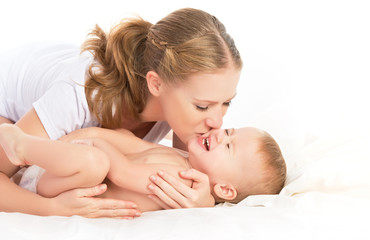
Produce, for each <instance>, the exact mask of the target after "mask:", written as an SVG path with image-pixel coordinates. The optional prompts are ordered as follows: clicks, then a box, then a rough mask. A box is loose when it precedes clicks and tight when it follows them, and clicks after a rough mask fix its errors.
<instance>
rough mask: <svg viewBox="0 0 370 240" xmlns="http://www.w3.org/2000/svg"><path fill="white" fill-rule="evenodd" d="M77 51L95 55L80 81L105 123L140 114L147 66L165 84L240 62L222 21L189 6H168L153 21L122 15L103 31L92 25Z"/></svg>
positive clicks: (117, 122) (110, 124)
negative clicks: (169, 10) (173, 8)
mask: <svg viewBox="0 0 370 240" xmlns="http://www.w3.org/2000/svg"><path fill="white" fill-rule="evenodd" d="M82 51H90V52H91V53H92V54H93V56H94V58H95V63H94V64H92V65H91V66H90V68H89V70H88V76H87V80H86V83H85V93H86V98H87V102H88V105H89V108H90V111H92V112H93V113H94V114H95V115H96V117H97V118H98V120H99V121H100V123H101V124H102V126H104V127H107V128H117V127H120V125H121V122H122V118H123V113H124V114H125V117H126V118H131V119H134V120H140V119H139V114H140V113H141V112H142V111H143V110H144V107H145V105H146V101H147V97H148V94H149V91H148V88H147V85H146V79H145V76H146V73H147V72H148V71H151V70H153V71H155V72H156V73H157V74H158V75H159V76H160V77H161V78H162V79H163V80H164V81H165V82H166V83H167V84H176V83H177V82H178V81H184V80H186V77H187V76H189V75H190V74H194V73H197V72H212V71H215V70H217V69H220V68H226V67H227V66H229V65H230V64H233V66H234V67H235V69H237V70H239V69H241V68H242V60H241V58H240V55H239V52H238V50H237V48H236V46H235V44H234V41H233V39H232V38H231V37H230V35H229V34H228V33H227V32H226V29H225V27H224V25H223V24H222V23H221V22H220V21H219V20H218V19H217V18H216V17H214V16H212V15H210V14H208V13H206V12H204V11H201V10H197V9H192V8H185V9H180V10H177V11H175V12H172V13H171V14H169V15H168V16H166V17H165V18H163V19H162V20H160V21H159V22H158V23H156V24H154V25H152V24H151V23H150V22H147V21H145V20H143V19H141V18H139V17H138V18H128V19H124V20H122V21H121V22H120V23H119V24H117V25H116V26H114V27H113V28H112V29H111V31H110V32H109V34H106V33H105V32H104V31H103V30H102V29H101V28H100V27H99V26H97V25H96V26H95V29H94V30H93V31H92V32H91V33H90V34H89V37H88V38H87V39H86V41H85V42H84V44H83V46H82ZM225 81H226V79H225Z"/></svg>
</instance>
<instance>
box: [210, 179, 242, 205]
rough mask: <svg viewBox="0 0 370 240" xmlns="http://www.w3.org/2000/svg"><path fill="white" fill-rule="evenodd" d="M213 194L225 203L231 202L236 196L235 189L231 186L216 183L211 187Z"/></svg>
mask: <svg viewBox="0 0 370 240" xmlns="http://www.w3.org/2000/svg"><path fill="white" fill-rule="evenodd" d="M213 191H214V193H215V194H216V195H217V196H218V197H219V198H221V199H225V200H226V201H231V200H233V199H235V198H236V196H237V195H238V193H237V191H236V189H235V188H234V186H233V185H231V184H228V183H227V184H223V183H217V184H216V185H215V186H214V187H213Z"/></svg>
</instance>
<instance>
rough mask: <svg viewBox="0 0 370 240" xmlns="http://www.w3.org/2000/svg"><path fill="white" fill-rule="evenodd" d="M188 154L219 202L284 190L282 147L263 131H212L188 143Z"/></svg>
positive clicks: (235, 200) (250, 128)
mask: <svg viewBox="0 0 370 240" xmlns="http://www.w3.org/2000/svg"><path fill="white" fill-rule="evenodd" d="M188 150H189V162H190V164H191V165H192V167H193V168H195V169H197V170H199V171H201V172H203V173H206V174H207V175H208V177H209V180H210V184H211V190H212V193H213V196H214V197H215V199H216V202H232V203H237V202H239V201H241V200H243V199H244V198H246V197H247V196H249V195H257V194H277V193H279V192H280V190H281V189H282V188H283V186H284V183H285V178H286V165H285V161H284V158H283V155H282V153H281V150H280V148H279V145H278V144H277V143H276V141H275V140H274V139H273V138H272V137H271V136H270V135H269V134H268V133H266V132H265V131H262V130H260V129H257V128H252V127H245V128H239V129H217V130H212V131H210V132H208V133H207V134H204V135H202V136H200V137H198V138H196V139H192V140H191V141H189V144H188Z"/></svg>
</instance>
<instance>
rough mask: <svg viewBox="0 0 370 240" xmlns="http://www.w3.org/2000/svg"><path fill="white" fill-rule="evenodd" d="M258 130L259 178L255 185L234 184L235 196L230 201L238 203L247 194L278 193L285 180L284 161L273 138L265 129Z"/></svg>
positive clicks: (257, 155)
mask: <svg viewBox="0 0 370 240" xmlns="http://www.w3.org/2000/svg"><path fill="white" fill-rule="evenodd" d="M259 131H260V134H261V135H260V137H259V149H258V150H257V152H256V155H255V156H256V157H258V158H260V161H261V162H262V166H263V167H262V172H261V173H260V175H261V176H262V177H261V180H260V182H259V183H257V184H256V185H255V186H250V185H249V186H244V185H245V184H244V185H243V184H241V185H239V186H236V190H237V192H238V195H237V197H236V198H235V199H234V200H232V201H231V202H232V203H238V202H240V201H241V200H243V199H245V198H246V197H248V196H249V195H258V194H278V193H280V191H281V189H282V188H283V187H284V184H285V181H286V163H285V160H284V157H283V154H282V152H281V149H280V147H279V145H278V143H277V142H276V141H275V139H274V138H273V137H272V136H271V135H270V134H268V133H267V132H265V131H262V130H259Z"/></svg>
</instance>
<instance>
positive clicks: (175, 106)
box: [159, 66, 240, 144]
mask: <svg viewBox="0 0 370 240" xmlns="http://www.w3.org/2000/svg"><path fill="white" fill-rule="evenodd" d="M239 78H240V70H235V69H234V67H233V66H230V67H228V68H225V69H220V70H218V71H216V72H214V73H196V74H193V75H191V76H189V77H188V78H187V79H186V80H185V81H184V82H182V83H180V84H177V86H168V85H163V86H162V89H161V93H160V96H159V101H160V105H161V107H162V111H163V115H164V118H165V120H166V121H167V122H168V123H169V125H170V126H171V128H172V129H173V131H174V132H175V133H176V135H177V136H178V137H179V138H180V139H181V141H182V142H183V143H185V144H187V143H188V141H189V139H191V138H193V137H194V136H199V135H202V134H204V133H206V132H208V131H209V130H211V129H214V128H216V129H217V128H220V127H221V126H222V118H223V116H224V115H225V114H226V111H227V109H228V107H229V104H230V102H231V100H232V99H233V98H234V97H235V95H236V88H237V84H238V81H239Z"/></svg>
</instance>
